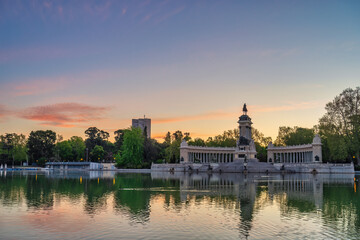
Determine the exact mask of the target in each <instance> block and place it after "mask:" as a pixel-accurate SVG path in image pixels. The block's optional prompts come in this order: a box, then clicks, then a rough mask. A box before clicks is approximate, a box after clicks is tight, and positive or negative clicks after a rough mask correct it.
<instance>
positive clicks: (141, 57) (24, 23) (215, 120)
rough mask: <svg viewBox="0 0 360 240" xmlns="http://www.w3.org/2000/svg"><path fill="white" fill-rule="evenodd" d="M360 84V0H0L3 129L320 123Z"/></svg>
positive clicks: (269, 132)
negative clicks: (244, 117)
mask: <svg viewBox="0 0 360 240" xmlns="http://www.w3.org/2000/svg"><path fill="white" fill-rule="evenodd" d="M357 86H360V1H357V0H349V1H332V0H324V1H321V0H318V1H293V0H286V1H285V0H284V1H280V0H266V1H265V0H264V1H261V0H256V1H241V0H237V1H231V0H228V1H212V0H208V1H200V0H199V1H193V0H192V1H171V0H164V1H162V0H154V1H150V0H146V1H137V0H134V1H117V0H114V1H106V0H103V1H91V0H89V1H81V0H80V1H60V0H59V1H50V0H48V1H35V0H27V1H17V0H0V134H4V133H12V132H15V133H23V134H25V135H28V134H29V133H30V131H32V130H47V129H50V130H53V131H55V132H57V133H58V134H61V135H63V136H64V138H65V139H67V138H70V137H71V136H74V135H76V136H81V137H85V135H84V131H85V130H86V129H87V128H88V127H92V126H95V127H97V128H99V129H103V130H106V131H108V132H109V133H110V134H111V136H113V132H114V131H115V130H117V129H123V128H128V127H129V126H130V125H131V119H132V118H142V117H144V115H145V116H146V117H148V118H151V119H152V129H151V130H152V137H153V138H157V139H158V140H161V139H162V138H163V137H164V136H165V134H166V132H168V131H170V132H174V131H176V130H181V131H183V132H190V134H191V136H192V137H193V138H194V137H200V138H203V139H206V138H207V137H209V136H215V135H217V134H221V133H222V132H223V131H225V130H229V129H234V128H237V120H238V117H239V116H240V115H241V114H242V106H243V104H244V103H246V104H247V106H248V114H249V116H250V117H251V118H252V121H253V127H255V128H256V129H258V130H259V131H260V132H262V133H264V135H265V136H271V137H272V138H276V136H277V132H278V129H279V126H291V127H293V126H299V127H313V126H314V125H316V124H317V123H318V120H319V118H321V116H323V115H324V113H325V105H326V103H328V102H330V101H332V100H333V99H334V97H335V96H337V95H339V94H340V93H341V92H342V91H343V90H344V89H346V88H349V87H350V88H355V87H357Z"/></svg>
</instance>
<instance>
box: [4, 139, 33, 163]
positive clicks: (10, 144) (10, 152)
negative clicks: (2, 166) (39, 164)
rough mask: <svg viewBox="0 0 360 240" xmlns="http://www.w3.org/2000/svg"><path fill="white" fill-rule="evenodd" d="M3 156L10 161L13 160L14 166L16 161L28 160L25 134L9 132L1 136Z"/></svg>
mask: <svg viewBox="0 0 360 240" xmlns="http://www.w3.org/2000/svg"><path fill="white" fill-rule="evenodd" d="M0 142H1V148H2V156H3V158H5V159H7V160H8V161H9V160H11V161H12V166H14V164H15V163H17V164H19V163H20V164H21V162H22V161H26V157H27V155H26V152H27V148H26V137H25V135H23V134H16V133H7V134H5V135H2V136H0Z"/></svg>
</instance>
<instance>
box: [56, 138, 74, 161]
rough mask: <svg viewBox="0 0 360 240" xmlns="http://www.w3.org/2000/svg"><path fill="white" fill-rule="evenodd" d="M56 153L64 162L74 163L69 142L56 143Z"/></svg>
mask: <svg viewBox="0 0 360 240" xmlns="http://www.w3.org/2000/svg"><path fill="white" fill-rule="evenodd" d="M56 151H57V153H58V154H59V157H60V159H61V160H62V161H73V160H74V155H73V150H72V147H71V144H70V142H69V141H62V142H58V143H56Z"/></svg>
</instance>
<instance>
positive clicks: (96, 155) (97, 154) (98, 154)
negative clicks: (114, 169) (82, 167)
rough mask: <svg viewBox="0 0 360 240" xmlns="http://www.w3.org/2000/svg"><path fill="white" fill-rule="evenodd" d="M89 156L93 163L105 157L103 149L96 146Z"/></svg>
mask: <svg viewBox="0 0 360 240" xmlns="http://www.w3.org/2000/svg"><path fill="white" fill-rule="evenodd" d="M90 156H91V159H92V160H93V161H94V162H100V161H101V160H103V159H104V156H105V151H104V148H103V147H102V146H99V145H96V146H95V147H94V149H93V150H92V151H91V153H90Z"/></svg>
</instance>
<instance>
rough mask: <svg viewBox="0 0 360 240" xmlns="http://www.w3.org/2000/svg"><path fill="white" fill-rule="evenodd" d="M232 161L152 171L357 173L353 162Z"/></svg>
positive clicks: (161, 167)
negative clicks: (273, 162)
mask: <svg viewBox="0 0 360 240" xmlns="http://www.w3.org/2000/svg"><path fill="white" fill-rule="evenodd" d="M245 165H246V166H245ZM245 165H244V162H243V161H235V162H231V163H210V164H208V163H207V164H199V163H197V164H196V163H174V164H152V165H151V171H159V172H191V171H195V172H224V173H232V172H233V173H242V172H245V171H246V172H249V173H345V174H347V173H355V170H354V165H353V164H352V163H351V164H327V163H298V164H281V163H278V164H271V163H266V162H258V161H255V159H254V160H250V161H248V162H247V163H246V164H245Z"/></svg>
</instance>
